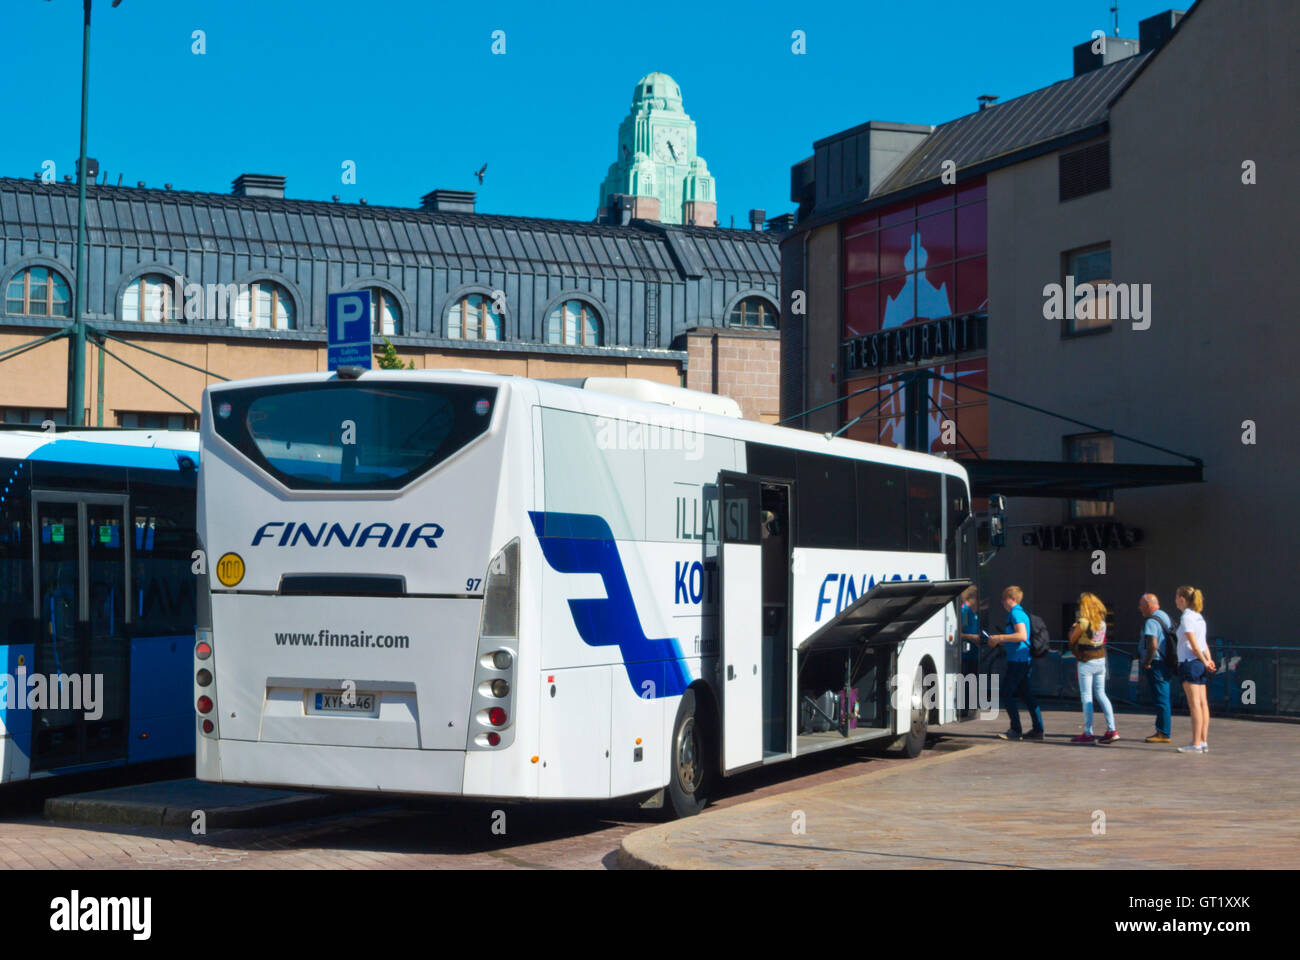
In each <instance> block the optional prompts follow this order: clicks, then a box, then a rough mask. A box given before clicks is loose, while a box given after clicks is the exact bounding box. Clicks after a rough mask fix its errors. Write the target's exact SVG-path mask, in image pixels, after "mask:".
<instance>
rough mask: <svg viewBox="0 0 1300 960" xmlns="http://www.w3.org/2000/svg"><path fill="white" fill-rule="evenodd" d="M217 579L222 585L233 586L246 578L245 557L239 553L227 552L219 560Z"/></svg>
mask: <svg viewBox="0 0 1300 960" xmlns="http://www.w3.org/2000/svg"><path fill="white" fill-rule="evenodd" d="M217 579H218V580H220V581H221V584H222V586H225V587H233V586H235V585H236V584H237V583H239V581H241V580H243V579H244V558H243V557H241V556H240V555H239V554H237V553H227V554H225V555H223V556H222V558H221V559H220V560H218V561H217Z"/></svg>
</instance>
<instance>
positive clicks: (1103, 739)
mask: <svg viewBox="0 0 1300 960" xmlns="http://www.w3.org/2000/svg"><path fill="white" fill-rule="evenodd" d="M1118 739H1119V731H1118V730H1107V731H1106V732H1105V733H1103V734H1102V735H1101V736H1100V737H1098V738H1097V742H1098V743H1114V742H1115V741H1116V740H1118Z"/></svg>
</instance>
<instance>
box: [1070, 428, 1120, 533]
mask: <svg viewBox="0 0 1300 960" xmlns="http://www.w3.org/2000/svg"><path fill="white" fill-rule="evenodd" d="M1065 459H1066V460H1068V461H1069V462H1070V463H1114V462H1115V438H1114V437H1113V436H1111V435H1110V434H1109V433H1079V434H1075V435H1074V436H1069V437H1066V438H1065ZM1114 515H1115V501H1114V500H1071V501H1070V519H1072V520H1075V519H1084V518H1092V517H1113V516H1114Z"/></svg>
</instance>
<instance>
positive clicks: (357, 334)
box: [326, 290, 373, 370]
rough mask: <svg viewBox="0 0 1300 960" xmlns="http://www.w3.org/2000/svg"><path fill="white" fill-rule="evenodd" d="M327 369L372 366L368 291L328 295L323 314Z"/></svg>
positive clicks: (367, 367)
mask: <svg viewBox="0 0 1300 960" xmlns="http://www.w3.org/2000/svg"><path fill="white" fill-rule="evenodd" d="M326 321H327V323H326V326H327V327H328V331H329V333H328V336H329V369H330V370H337V369H338V368H339V367H364V368H365V369H367V370H369V369H370V368H371V366H372V363H371V360H372V356H373V351H372V350H371V347H370V340H371V337H370V291H369V290H355V291H352V292H351V293H331V294H330V295H329V309H328V310H327V311H326Z"/></svg>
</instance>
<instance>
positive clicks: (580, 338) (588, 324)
mask: <svg viewBox="0 0 1300 960" xmlns="http://www.w3.org/2000/svg"><path fill="white" fill-rule="evenodd" d="M546 342H547V343H567V344H569V345H571V346H583V347H599V346H601V345H602V344H604V342H605V325H604V324H603V323H602V322H601V320H600V314H599V313H597V312H596V308H595V307H593V306H592V305H591V304H589V303H587V302H585V301H583V300H566V301H564V303H561V304H559V305H558V306H556V308H555V309H554V310H552V311H551V315H550V316H549V317H547V318H546Z"/></svg>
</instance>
